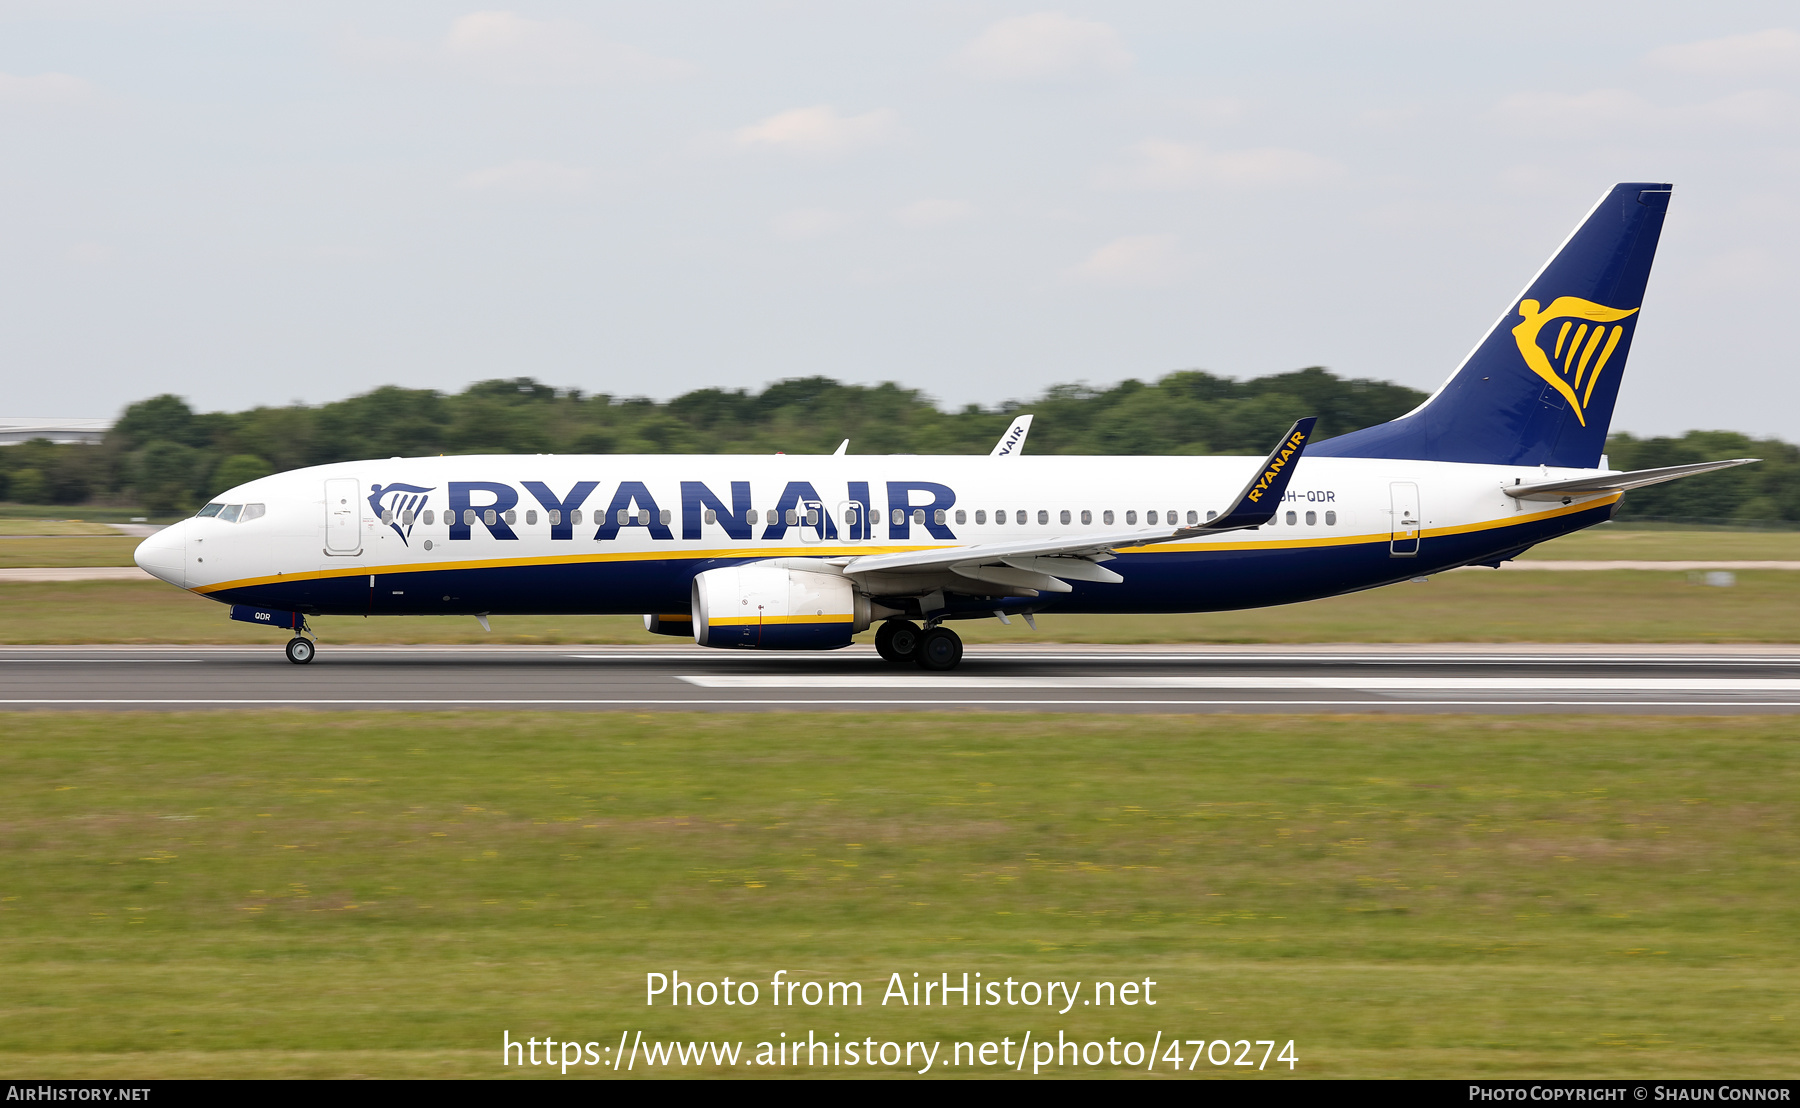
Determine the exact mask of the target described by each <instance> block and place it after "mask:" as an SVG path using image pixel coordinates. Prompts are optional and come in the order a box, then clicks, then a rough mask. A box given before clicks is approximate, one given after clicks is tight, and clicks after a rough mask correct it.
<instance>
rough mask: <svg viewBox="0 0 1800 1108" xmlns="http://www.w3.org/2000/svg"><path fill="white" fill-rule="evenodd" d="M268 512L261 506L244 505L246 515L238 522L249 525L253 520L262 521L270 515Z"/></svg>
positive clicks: (239, 518)
mask: <svg viewBox="0 0 1800 1108" xmlns="http://www.w3.org/2000/svg"><path fill="white" fill-rule="evenodd" d="M268 510H269V509H267V508H265V507H263V506H262V505H261V504H246V505H244V514H243V515H241V516H239V517H238V522H239V523H249V522H250V521H251V520H253V519H261V518H262V517H263V516H264V515H265V514H267V513H268Z"/></svg>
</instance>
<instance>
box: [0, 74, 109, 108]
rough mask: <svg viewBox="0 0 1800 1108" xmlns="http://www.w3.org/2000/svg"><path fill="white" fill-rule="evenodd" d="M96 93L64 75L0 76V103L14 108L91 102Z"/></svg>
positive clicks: (80, 80)
mask: <svg viewBox="0 0 1800 1108" xmlns="http://www.w3.org/2000/svg"><path fill="white" fill-rule="evenodd" d="M98 95H99V90H98V89H96V88H95V87H94V86H93V85H91V84H89V83H88V82H86V81H84V80H82V79H81V78H80V77H71V76H69V75H68V74H67V73H39V74H37V75H35V76H31V77H15V76H13V75H12V74H10V73H0V104H7V105H18V106H38V105H59V104H79V103H84V102H86V101H90V100H93V99H95V98H96V97H97V96H98Z"/></svg>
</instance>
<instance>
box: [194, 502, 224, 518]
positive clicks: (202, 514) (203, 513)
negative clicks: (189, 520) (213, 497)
mask: <svg viewBox="0 0 1800 1108" xmlns="http://www.w3.org/2000/svg"><path fill="white" fill-rule="evenodd" d="M224 506H225V505H223V504H208V505H207V506H206V507H204V508H202V509H200V510H199V511H198V512H195V513H194V518H196V519H205V518H206V517H207V516H216V515H218V514H219V509H220V508H223V507H224Z"/></svg>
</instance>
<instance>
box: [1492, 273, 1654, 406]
mask: <svg viewBox="0 0 1800 1108" xmlns="http://www.w3.org/2000/svg"><path fill="white" fill-rule="evenodd" d="M1636 312H1637V309H1636V308H1609V307H1607V306H1606V305H1604V304H1596V303H1594V302H1593V301H1592V300H1583V299H1581V298H1580V297H1579V296H1559V297H1557V298H1556V299H1555V300H1552V301H1550V306H1549V307H1548V308H1543V309H1541V310H1540V308H1539V307H1538V302H1537V301H1536V300H1521V301H1519V315H1520V317H1521V318H1522V319H1523V322H1522V323H1520V324H1519V325H1518V326H1517V327H1514V328H1513V329H1512V333H1513V341H1514V342H1516V343H1518V344H1519V353H1520V354H1522V355H1524V358H1525V364H1526V365H1528V366H1530V367H1531V371H1532V372H1533V373H1536V374H1537V375H1538V376H1539V377H1542V378H1543V379H1544V380H1546V381H1548V382H1550V385H1551V387H1552V388H1554V389H1556V391H1557V392H1559V393H1561V394H1562V398H1563V399H1564V400H1567V401H1568V402H1569V407H1571V408H1573V409H1574V410H1575V418H1576V419H1578V420H1580V421H1581V425H1582V426H1583V427H1586V426H1587V403H1588V400H1589V399H1591V398H1592V397H1593V395H1594V384H1595V382H1597V381H1599V380H1600V374H1601V372H1602V371H1603V370H1605V369H1606V363H1607V362H1608V361H1610V360H1611V359H1612V356H1613V351H1614V350H1616V349H1618V346H1619V340H1620V339H1621V338H1623V337H1624V336H1625V328H1624V327H1622V326H1619V324H1618V321H1619V320H1621V319H1624V318H1625V317H1626V316H1629V315H1634V314H1636ZM1559 319H1560V320H1562V321H1563V325H1562V326H1561V327H1559V328H1557V329H1556V341H1555V342H1554V343H1553V344H1552V346H1551V348H1550V352H1549V353H1547V354H1546V353H1545V352H1544V347H1543V345H1542V343H1543V341H1544V340H1546V339H1548V338H1549V335H1548V334H1545V333H1544V332H1545V330H1546V328H1547V327H1548V326H1549V325H1550V324H1552V323H1554V322H1556V321H1557V320H1559ZM1609 324H1610V325H1611V326H1609Z"/></svg>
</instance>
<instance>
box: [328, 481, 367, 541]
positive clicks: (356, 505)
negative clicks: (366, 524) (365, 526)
mask: <svg viewBox="0 0 1800 1108" xmlns="http://www.w3.org/2000/svg"><path fill="white" fill-rule="evenodd" d="M361 487H362V486H361V484H360V483H359V482H358V481H357V479H356V478H354V477H334V478H332V479H331V480H329V481H327V482H325V552H326V553H328V554H355V553H356V552H357V551H359V550H361V549H362V498H361V497H359V496H357V495H356V491H357V489H359V488H361Z"/></svg>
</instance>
